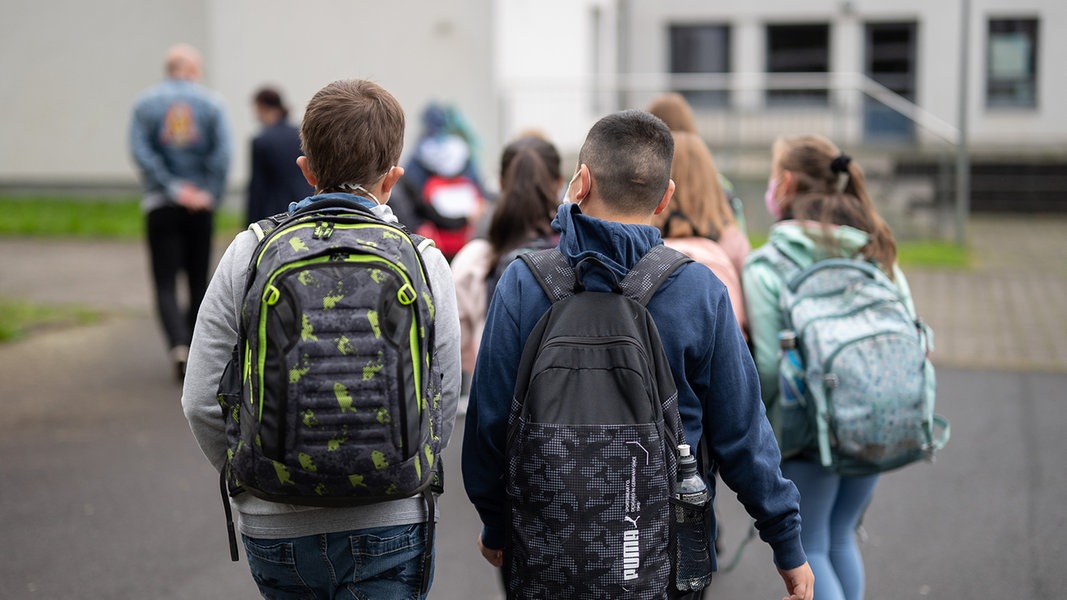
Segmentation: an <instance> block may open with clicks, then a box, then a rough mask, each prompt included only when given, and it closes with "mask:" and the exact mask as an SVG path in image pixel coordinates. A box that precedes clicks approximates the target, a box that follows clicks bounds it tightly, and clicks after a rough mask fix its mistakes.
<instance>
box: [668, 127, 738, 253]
mask: <svg viewBox="0 0 1067 600" xmlns="http://www.w3.org/2000/svg"><path fill="white" fill-rule="evenodd" d="M672 135H673V136H674V160H672V161H671V179H673V180H674V185H675V189H674V196H673V197H672V198H671V201H670V204H668V205H667V208H666V209H664V210H663V212H661V213H660V214H658V215H656V216H655V217H654V219H653V223H652V224H653V225H655V226H656V227H659V229H660V231H661V232H662V233H663V237H665V238H676V237H706V238H710V239H713V240H716V241H718V240H719V238H720V237H721V236H722V232H723V231H724V230H725V229H726V228H727V227H730V226H732V225H733V224H734V223H735V220H734V214H733V211H732V210H731V209H730V205H729V203H728V202H727V201H726V194H725V193H724V192H723V189H722V185H721V184H720V183H719V170H718V169H717V168H716V167H715V159H714V158H712V156H711V151H710V150H708V146H707V144H705V143H704V140H702V139H701V138H700V136H698V135H696V134H695V133H689V132H685V131H675V132H673V133H672Z"/></svg>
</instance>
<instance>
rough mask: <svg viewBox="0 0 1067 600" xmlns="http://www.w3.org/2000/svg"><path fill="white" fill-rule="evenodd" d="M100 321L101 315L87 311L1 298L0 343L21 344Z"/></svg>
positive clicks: (71, 307) (81, 308) (82, 308)
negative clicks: (45, 332) (41, 333)
mask: <svg viewBox="0 0 1067 600" xmlns="http://www.w3.org/2000/svg"><path fill="white" fill-rule="evenodd" d="M99 320H100V313H98V312H97V311H94V310H91V309H88V308H84V307H79V306H45V305H42V304H39V303H36V302H30V301H28V300H19V299H14V298H4V297H0V342H10V341H15V340H19V339H22V338H24V337H26V336H27V335H28V334H29V333H30V332H32V331H37V330H41V329H49V328H55V327H68V326H73V325H87V324H90V323H95V322H97V321H99Z"/></svg>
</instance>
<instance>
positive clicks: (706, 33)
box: [667, 21, 733, 109]
mask: <svg viewBox="0 0 1067 600" xmlns="http://www.w3.org/2000/svg"><path fill="white" fill-rule="evenodd" d="M700 37H704V39H703V40H700V39H698V38H700ZM732 43H733V26H732V25H731V24H730V23H724V22H719V21H712V22H706V23H671V24H669V25H668V26H667V71H668V72H669V73H671V74H672V75H675V74H677V75H684V74H700V73H715V74H729V73H732V72H733V52H732V51H731V46H732ZM703 45H718V52H719V54H720V55H721V57H720V58H719V59H718V60H712V61H708V60H700V58H699V57H694V56H693V52H694V51H699V50H700V47H701V46H703ZM686 46H688V47H689V48H686ZM694 58H696V60H693V59H694ZM704 58H705V59H706V57H704ZM712 63H715V64H712ZM673 87H675V88H676V89H675V91H677V92H678V93H680V94H682V95H683V96H685V98H686V100H687V101H689V103H690V105H692V106H693V108H696V109H706V108H729V107H730V106H731V103H732V101H733V94H732V93H731V91H730V90H728V89H726V90H686V89H677V88H679V87H680V86H673Z"/></svg>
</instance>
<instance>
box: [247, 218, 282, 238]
mask: <svg viewBox="0 0 1067 600" xmlns="http://www.w3.org/2000/svg"><path fill="white" fill-rule="evenodd" d="M288 217H289V215H287V214H286V213H282V214H278V215H272V216H269V217H266V218H263V219H260V220H258V221H256V222H255V223H251V224H250V225H249V226H248V230H249V231H251V232H252V233H254V234H256V239H257V240H258V241H260V242H262V241H263V238H265V237H267V234H268V233H270V232H271V231H272V230H273V229H274V228H275V227H277V226H278V225H281V224H282V222H283V221H285V219H286V218H288Z"/></svg>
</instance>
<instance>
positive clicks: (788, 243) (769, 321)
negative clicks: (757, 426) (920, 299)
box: [741, 221, 915, 407]
mask: <svg viewBox="0 0 1067 600" xmlns="http://www.w3.org/2000/svg"><path fill="white" fill-rule="evenodd" d="M867 241H868V236H867V234H866V233H865V232H863V231H860V230H859V229H855V228H853V227H848V226H843V225H842V226H838V225H825V224H822V223H816V222H812V221H781V222H779V223H776V224H775V225H774V226H772V227H771V231H770V236H769V237H768V239H767V243H766V244H764V245H763V246H761V247H760V248H758V249H756V250H755V251H753V252H752V253H751V254H749V255H748V258H747V259H746V260H745V267H744V269H743V270H742V272H741V286H742V289H743V290H744V297H745V308H746V312H747V313H748V324H749V343H750V344H751V345H752V348H753V354H754V357H755V360H756V371H757V372H758V373H759V379H760V393H761V395H762V397H763V403H764V404H765V405H767V406H768V407H769V406H770V405H771V403H772V401H773V400H775V399H776V398H777V397H778V352H779V349H778V332H779V331H781V330H782V328H783V327H784V323H783V320H782V315H781V312H780V310H779V306H778V300H779V296H780V294H781V289H782V286H783V285H784V281H783V280H782V277H781V275H779V273H778V271H777V270H776V269H775V268H774V266H773V263H772V262H771V259H770V258H769V254H770V253H771V252H773V251H774V248H777V249H778V251H780V252H782V253H783V254H785V255H786V256H787V257H789V258H790V259H792V260H793V261H794V262H796V263H797V265H799V267H800V268H802V269H803V268H806V267H808V266H810V265H811V264H813V263H815V262H817V261H820V260H823V259H826V258H854V257H858V256H860V249H861V248H863V247H864V246H866V245H867ZM772 246H773V248H772ZM892 275H893V282H894V283H896V285H897V288H898V289H899V290H900V293H901V296H902V297H903V299H904V304H905V305H906V306H907V308H908V312H909V313H911V315H912V316H913V317H914V316H915V305H914V303H913V302H912V298H911V289H910V288H909V287H908V281H907V279H905V278H904V273H903V272H901V270H900V268H899V267H898V266H896V265H893V274H892Z"/></svg>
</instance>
